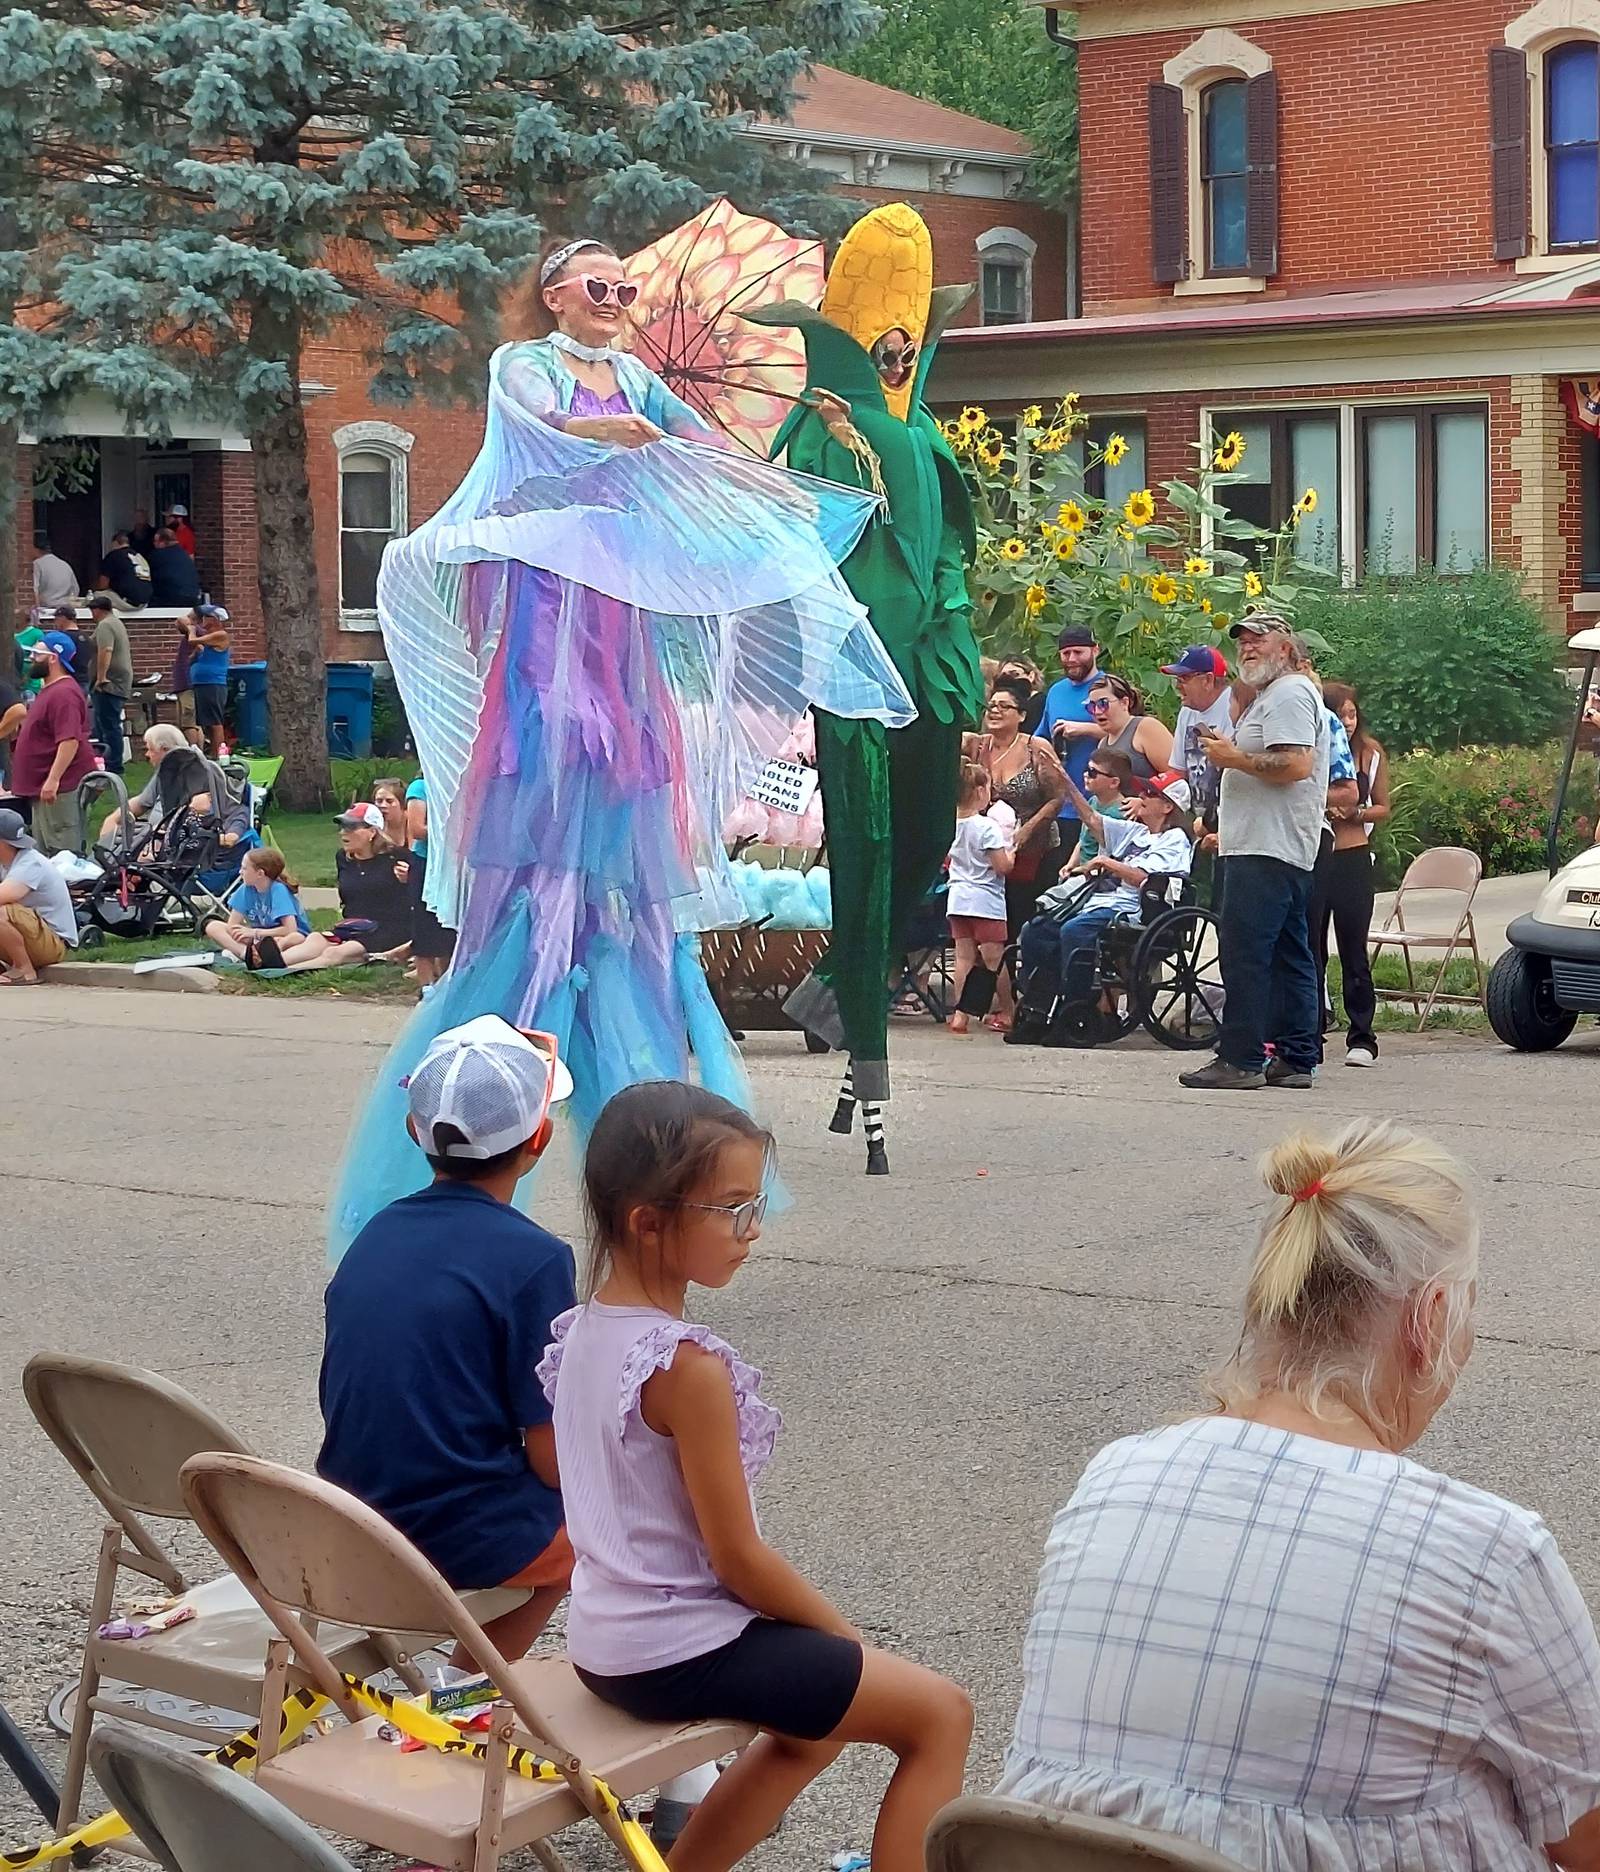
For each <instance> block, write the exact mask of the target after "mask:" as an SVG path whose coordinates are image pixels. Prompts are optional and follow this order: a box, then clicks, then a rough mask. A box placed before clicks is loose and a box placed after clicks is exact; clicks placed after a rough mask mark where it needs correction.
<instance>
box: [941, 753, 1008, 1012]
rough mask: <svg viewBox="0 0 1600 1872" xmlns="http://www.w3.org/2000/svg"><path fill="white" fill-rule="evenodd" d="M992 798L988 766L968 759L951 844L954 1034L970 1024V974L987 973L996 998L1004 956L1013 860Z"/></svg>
mask: <svg viewBox="0 0 1600 1872" xmlns="http://www.w3.org/2000/svg"><path fill="white" fill-rule="evenodd" d="M989 799H990V786H989V775H988V772H987V770H986V769H985V768H983V767H981V766H980V765H979V764H978V762H977V761H971V760H964V761H963V762H962V763H961V787H960V791H959V793H958V794H957V796H956V835H955V838H954V840H953V841H952V843H951V846H950V860H949V864H950V895H949V898H948V900H947V914H948V916H949V918H950V934H951V936H952V937H953V938H954V940H955V947H956V967H955V979H954V981H953V983H952V988H953V992H954V996H955V1001H956V1006H955V1007H954V1008H953V1009H952V1011H951V1013H950V1017H949V1020H948V1021H947V1023H946V1024H947V1025H948V1027H949V1029H950V1031H951V1032H952V1033H961V1034H964V1033H966V1032H967V1031H968V1030H969V1028H970V1026H971V1019H970V1016H969V1014H968V1012H967V1011H966V1009H964V1008H963V1006H962V1005H961V1003H962V1001H963V999H964V998H968V999H970V997H964V993H963V991H964V990H965V988H966V986H967V977H968V976H969V975H971V974H972V973H973V971H974V969H978V968H981V969H982V971H983V972H984V974H986V975H987V977H988V981H987V988H988V995H986V996H985V997H984V998H985V999H987V998H988V997H989V996H992V995H993V993H994V981H995V977H996V976H997V975H998V973H999V969H1000V958H1001V956H1002V955H1003V954H1004V953H1005V946H1006V934H1007V932H1006V882H1005V881H1006V873H1007V872H1008V871H1010V869H1011V867H1012V865H1013V863H1014V862H1015V858H1014V856H1013V853H1012V850H1011V838H1010V836H1009V835H1008V833H1007V831H1006V828H1005V827H1004V826H1003V825H1001V824H1000V823H999V821H998V820H996V819H993V818H991V817H990V816H989V810H988V808H989ZM1012 829H1013V831H1014V830H1015V824H1014V822H1013V827H1012ZM977 985H978V984H977V983H976V982H975V983H974V986H975V987H976V986H977Z"/></svg>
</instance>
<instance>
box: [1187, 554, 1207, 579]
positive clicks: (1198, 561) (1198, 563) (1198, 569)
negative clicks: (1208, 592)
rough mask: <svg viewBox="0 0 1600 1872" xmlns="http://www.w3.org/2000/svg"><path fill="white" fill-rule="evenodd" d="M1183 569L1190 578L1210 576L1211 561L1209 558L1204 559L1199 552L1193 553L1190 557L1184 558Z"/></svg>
mask: <svg viewBox="0 0 1600 1872" xmlns="http://www.w3.org/2000/svg"><path fill="white" fill-rule="evenodd" d="M1183 569H1184V571H1185V572H1186V573H1187V574H1188V575H1189V577H1190V578H1209V577H1210V575H1211V561H1210V560H1209V559H1202V558H1201V557H1200V555H1199V553H1193V554H1191V555H1190V557H1189V558H1187V559H1185V560H1184V562H1183Z"/></svg>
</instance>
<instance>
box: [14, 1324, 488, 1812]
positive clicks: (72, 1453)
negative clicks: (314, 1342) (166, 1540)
mask: <svg viewBox="0 0 1600 1872" xmlns="http://www.w3.org/2000/svg"><path fill="white" fill-rule="evenodd" d="M22 1388H23V1392H24V1394H25V1395H26V1397H27V1400H28V1404H29V1407H30V1409H31V1410H32V1411H33V1414H34V1416H35V1417H36V1418H37V1419H38V1420H39V1423H40V1426H41V1427H42V1428H43V1430H44V1432H45V1434H46V1436H48V1437H49V1438H50V1441H51V1442H52V1443H54V1444H55V1446H56V1448H57V1449H59V1450H60V1451H61V1453H62V1455H63V1456H65V1457H66V1459H67V1461H68V1462H69V1463H70V1464H71V1465H72V1467H73V1469H74V1470H75V1471H76V1472H77V1474H78V1476H79V1478H80V1479H81V1481H82V1482H83V1485H84V1487H85V1488H87V1489H88V1490H89V1492H90V1494H91V1495H93V1496H94V1498H95V1500H96V1501H98V1502H99V1504H100V1505H101V1507H102V1508H104V1509H105V1511H106V1513H107V1514H108V1515H109V1516H110V1522H109V1524H108V1525H107V1527H106V1529H105V1532H104V1534H103V1535H102V1536H101V1540H100V1559H99V1566H98V1569H97V1571H96V1573H95V1582H94V1593H93V1597H92V1599H91V1601H90V1606H89V1623H88V1631H87V1635H86V1637H85V1641H84V1647H83V1665H82V1670H81V1672H80V1675H79V1679H78V1694H77V1702H76V1705H75V1707H74V1709H73V1712H72V1728H71V1732H70V1735H69V1739H68V1743H67V1764H66V1770H65V1772H64V1774H63V1776H62V1782H61V1804H60V1810H59V1813H58V1815H57V1822H56V1824H57V1827H58V1829H59V1830H60V1831H61V1832H66V1831H67V1829H68V1828H69V1827H71V1826H72V1825H73V1824H74V1823H75V1822H76V1820H77V1817H78V1810H79V1805H80V1802H81V1799H82V1794H83V1775H84V1766H85V1763H86V1761H87V1759H88V1748H89V1731H90V1729H91V1727H92V1726H93V1723H94V1718H95V1715H96V1714H97V1713H100V1712H104V1711H108V1710H109V1711H114V1712H115V1713H116V1714H117V1715H119V1716H124V1717H127V1718H128V1719H130V1720H132V1721H137V1722H144V1723H148V1724H150V1725H151V1726H152V1727H154V1728H158V1729H169V1730H172V1731H173V1732H174V1733H176V1734H178V1735H183V1736H189V1737H191V1738H193V1739H195V1740H200V1741H208V1742H213V1743H214V1742H216V1741H217V1739H218V1737H217V1732H216V1730H215V1728H212V1727H207V1726H205V1725H204V1724H201V1723H198V1722H187V1721H184V1720H183V1719H182V1718H180V1717H176V1716H170V1715H158V1714H156V1713H155V1712H154V1711H147V1710H144V1709H142V1708H139V1707H138V1706H137V1705H130V1704H126V1703H122V1702H118V1701H115V1700H113V1699H109V1698H103V1697H102V1695H101V1685H102V1681H103V1680H109V1681H110V1682H112V1683H120V1684H128V1685H131V1686H133V1687H134V1688H135V1689H137V1690H142V1691H155V1692H160V1693H164V1694H166V1695H168V1696H173V1697H179V1698H186V1699H191V1700H192V1701H194V1702H195V1703H197V1704H200V1705H210V1706H215V1707H218V1708H221V1709H224V1710H241V1711H244V1710H249V1709H252V1708H253V1707H254V1706H255V1704H256V1702H257V1701H258V1700H259V1697H260V1687H261V1680H262V1672H263V1670H264V1668H265V1656H266V1647H267V1643H268V1641H269V1640H270V1639H271V1637H272V1627H271V1626H270V1625H269V1623H268V1622H267V1620H266V1619H265V1618H263V1617H262V1615H261V1612H260V1610H259V1609H258V1607H257V1606H256V1605H255V1604H254V1602H253V1601H252V1600H251V1598H250V1596H249V1595H248V1594H247V1593H246V1592H245V1590H244V1589H243V1587H242V1586H241V1585H240V1584H239V1582H238V1581H237V1580H235V1579H232V1578H230V1577H229V1576H228V1575H227V1574H223V1575H221V1576H220V1577H218V1578H216V1579H210V1580H206V1581H204V1582H202V1583H200V1584H192V1583H191V1582H190V1581H189V1579H187V1578H186V1577H185V1575H184V1573H183V1572H182V1570H181V1569H180V1568H179V1566H178V1563H177V1561H176V1560H175V1559H174V1558H173V1557H172V1555H171V1554H170V1553H169V1552H168V1551H167V1550H166V1548H165V1547H164V1546H162V1544H161V1543H160V1542H159V1541H158V1540H157V1539H156V1537H155V1536H154V1535H153V1534H152V1533H151V1532H150V1531H149V1529H148V1528H147V1527H146V1526H145V1524H144V1521H143V1519H142V1517H144V1516H151V1517H155V1518H157V1519H161V1520H168V1521H188V1520H189V1519H190V1515H189V1510H188V1507H187V1505H186V1504H185V1502H184V1498H183V1495H182V1492H181V1490H180V1488H179V1482H178V1472H179V1470H180V1469H181V1468H182V1467H183V1464H184V1463H185V1462H186V1461H187V1460H188V1458H189V1457H191V1456H193V1455H194V1454H195V1453H196V1452H197V1451H201V1450H226V1451H230V1452H233V1453H235V1454H238V1455H244V1454H245V1453H246V1448H245V1445H244V1443H243V1442H242V1441H241V1440H240V1439H239V1438H238V1437H237V1436H236V1435H235V1434H234V1432H233V1431H232V1430H230V1429H229V1428H228V1426H227V1425H226V1424H224V1423H223V1422H221V1421H220V1419H218V1418H217V1417H214V1416H213V1415H212V1413H211V1412H210V1411H209V1410H207V1409H206V1407H205V1406H204V1405H203V1404H202V1403H200V1401H199V1400H198V1399H197V1398H194V1397H191V1396H190V1394H189V1393H188V1392H187V1391H185V1390H184V1389H183V1388H182V1387H181V1386H180V1385H175V1384H173V1383H172V1382H171V1381H170V1380H169V1379H166V1378H163V1377H161V1376H159V1375H158V1374H157V1373H155V1372H149V1371H139V1370H137V1369H135V1368H133V1367H131V1366H126V1365H113V1364H108V1363H106V1362H104V1361H102V1360H100V1359H84V1358H72V1357H69V1356H67V1355H65V1354H59V1353H51V1352H41V1353H39V1354H37V1355H36V1356H35V1357H34V1358H31V1359H30V1360H29V1361H28V1364H27V1367H26V1369H25V1370H24V1372H23V1374H22ZM123 1571H128V1572H131V1573H134V1574H136V1575H138V1576H140V1577H141V1578H142V1579H144V1580H148V1581H153V1582H154V1588H153V1590H154V1593H155V1596H156V1597H157V1598H160V1597H162V1596H165V1595H168V1594H170V1595H173V1596H175V1597H181V1598H183V1599H184V1600H185V1601H186V1602H187V1603H189V1604H192V1605H193V1606H194V1608H195V1614H196V1616H195V1617H194V1618H193V1619H192V1620H191V1621H188V1622H186V1623H184V1624H181V1625H174V1626H172V1627H171V1628H170V1629H169V1630H167V1631H164V1632H158V1633H154V1634H152V1635H151V1636H149V1637H147V1638H120V1639H108V1638H101V1637H100V1636H99V1630H100V1627H101V1626H102V1625H104V1624H105V1623H107V1622H108V1621H109V1620H110V1619H111V1617H112V1611H113V1602H114V1600H115V1597H116V1593H117V1586H118V1575H119V1574H120V1573H122V1572H123ZM524 1596H525V1595H522V1594H519V1593H516V1592H498V1593H495V1594H492V1595H476V1596H475V1598H474V1603H475V1605H476V1606H477V1608H478V1610H479V1611H480V1613H481V1614H482V1615H483V1616H486V1617H490V1618H492V1617H495V1616H496V1615H497V1614H498V1613H500V1612H504V1611H509V1610H510V1609H511V1608H512V1607H513V1606H515V1605H516V1604H517V1603H518V1601H519V1599H520V1598H522V1597H524ZM443 1629H444V1628H443V1626H438V1627H431V1628H430V1627H420V1626H419V1627H417V1628H415V1630H414V1631H413V1632H411V1633H408V1634H407V1642H406V1643H404V1644H399V1645H397V1644H394V1643H391V1642H389V1641H388V1640H386V1639H376V1638H374V1637H373V1635H372V1633H371V1632H369V1631H365V1630H356V1629H351V1628H349V1627H347V1626H339V1627H337V1628H335V1629H333V1630H330V1631H328V1632H327V1633H325V1634H324V1639H323V1642H324V1643H325V1645H326V1646H327V1648H328V1650H329V1652H330V1654H331V1655H332V1656H334V1657H336V1658H337V1659H338V1660H339V1663H340V1666H341V1668H342V1669H345V1670H349V1671H351V1672H353V1673H356V1672H359V1673H365V1672H382V1671H384V1670H388V1669H395V1670H398V1671H399V1672H400V1674H401V1676H402V1678H403V1679H404V1680H405V1681H407V1682H408V1683H410V1684H411V1685H412V1687H413V1688H420V1687H421V1685H422V1681H423V1680H422V1676H421V1673H420V1672H419V1671H418V1670H417V1669H416V1667H415V1666H414V1665H413V1664H412V1663H411V1662H410V1651H411V1650H412V1649H413V1648H418V1649H422V1648H426V1646H427V1645H428V1643H429V1642H431V1637H435V1636H437V1635H438V1634H439V1633H440V1632H442V1631H443ZM413 1641H416V1642H415V1644H413ZM241 1726H243V1725H241Z"/></svg>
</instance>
